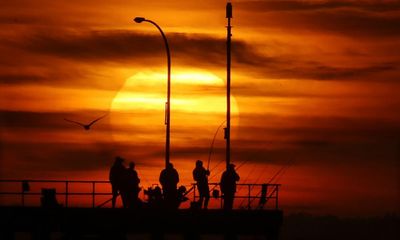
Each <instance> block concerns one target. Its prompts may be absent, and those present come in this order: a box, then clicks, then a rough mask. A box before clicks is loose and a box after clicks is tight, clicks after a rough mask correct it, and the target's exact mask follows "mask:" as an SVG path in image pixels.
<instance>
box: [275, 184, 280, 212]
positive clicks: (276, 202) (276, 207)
mask: <svg viewBox="0 0 400 240" xmlns="http://www.w3.org/2000/svg"><path fill="white" fill-rule="evenodd" d="M275 188H276V198H275V209H278V196H279V186H278V185H277V186H275Z"/></svg>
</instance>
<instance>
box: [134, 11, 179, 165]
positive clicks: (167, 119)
mask: <svg viewBox="0 0 400 240" xmlns="http://www.w3.org/2000/svg"><path fill="white" fill-rule="evenodd" d="M134 21H135V22H137V23H141V22H149V23H151V24H153V25H154V26H156V28H157V29H158V30H159V31H160V33H161V36H162V38H163V40H164V44H165V48H166V50H167V68H168V73H167V75H168V83H167V102H166V103H165V125H166V134H165V167H167V165H168V164H169V162H170V161H169V159H170V131H171V101H170V100H171V53H170V50H169V45H168V40H167V37H166V36H165V34H164V32H163V30H162V29H161V28H160V26H158V25H157V23H155V22H153V21H151V20H148V19H145V18H143V17H136V18H135V19H134Z"/></svg>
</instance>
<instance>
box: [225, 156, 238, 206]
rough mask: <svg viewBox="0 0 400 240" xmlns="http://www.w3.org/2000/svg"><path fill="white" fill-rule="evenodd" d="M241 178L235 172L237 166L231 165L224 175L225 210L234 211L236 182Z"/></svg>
mask: <svg viewBox="0 0 400 240" xmlns="http://www.w3.org/2000/svg"><path fill="white" fill-rule="evenodd" d="M239 179H240V177H239V175H238V174H237V173H236V171H235V165H234V164H229V165H228V168H227V170H226V171H225V172H224V173H223V174H222V177H221V183H220V186H221V192H222V194H223V195H224V196H223V197H224V209H225V210H232V208H233V199H234V198H235V192H236V182H237V181H239Z"/></svg>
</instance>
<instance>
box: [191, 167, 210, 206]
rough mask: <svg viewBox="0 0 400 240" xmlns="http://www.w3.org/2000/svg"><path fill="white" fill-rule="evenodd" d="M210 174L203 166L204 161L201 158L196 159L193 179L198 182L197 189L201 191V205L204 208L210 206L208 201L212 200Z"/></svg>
mask: <svg viewBox="0 0 400 240" xmlns="http://www.w3.org/2000/svg"><path fill="white" fill-rule="evenodd" d="M208 176H210V171H209V170H206V169H205V168H204V167H203V162H202V161H201V160H197V161H196V167H195V169H194V170H193V179H194V180H195V181H196V182H197V189H198V191H199V195H200V197H199V205H200V208H202V207H203V202H204V209H207V207H208V201H209V200H210V188H209V187H208Z"/></svg>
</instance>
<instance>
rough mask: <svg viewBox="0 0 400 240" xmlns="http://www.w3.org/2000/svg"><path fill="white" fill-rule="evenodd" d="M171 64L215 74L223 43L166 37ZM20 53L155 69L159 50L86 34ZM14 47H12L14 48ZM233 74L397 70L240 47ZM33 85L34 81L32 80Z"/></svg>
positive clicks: (149, 43) (30, 44) (118, 34)
mask: <svg viewBox="0 0 400 240" xmlns="http://www.w3.org/2000/svg"><path fill="white" fill-rule="evenodd" d="M168 38H169V40H170V45H171V49H172V61H173V63H176V64H178V65H179V64H183V65H190V66H196V67H202V66H203V67H204V66H207V67H211V68H215V69H221V68H222V67H224V65H225V61H226V60H225V54H226V52H225V39H220V38H214V37H211V36H208V35H200V34H193V35H189V34H168ZM18 44H19V45H20V47H22V48H24V49H26V50H29V51H32V52H36V53H40V54H45V55H50V56H53V57H59V58H67V59H73V60H80V61H90V62H122V63H124V64H131V63H132V64H133V65H135V64H138V65H147V66H149V65H151V64H153V65H155V66H158V65H159V64H162V63H163V61H164V60H163V57H164V55H165V49H164V46H163V44H162V40H161V38H160V36H158V35H144V34H141V33H136V32H128V31H91V32H78V33H71V32H69V33H65V34H60V33H39V32H35V33H33V34H31V35H29V36H27V38H26V39H24V42H23V43H18ZM18 44H17V45H18ZM232 55H233V57H232V59H233V65H234V67H235V68H237V69H239V70H242V71H244V72H245V73H247V74H249V75H257V74H263V75H264V76H265V77H274V78H293V79H319V80H325V79H333V80H338V79H339V80H340V79H354V78H359V79H368V75H369V74H379V73H383V72H388V71H396V70H398V67H397V66H398V64H397V63H396V62H386V63H380V64H375V65H369V66H368V65H367V66H365V67H358V68H355V67H352V68H350V67H349V68H346V67H342V68H340V67H333V66H329V65H326V64H324V63H319V62H312V61H301V60H299V59H298V58H296V56H295V55H293V56H267V55H264V54H260V53H259V52H258V51H257V50H256V48H255V47H253V46H251V45H250V44H249V43H247V42H244V41H235V42H234V43H233V47H232ZM7 77H11V79H13V78H14V79H16V80H17V81H15V82H18V80H19V81H23V80H24V79H25V80H27V81H32V78H29V77H28V76H24V75H22V76H4V77H2V79H3V81H7V82H11V80H9V79H8V80H7ZM33 79H35V77H33Z"/></svg>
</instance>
